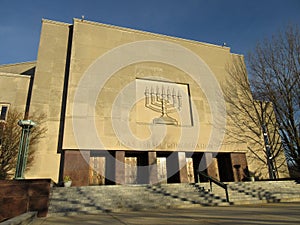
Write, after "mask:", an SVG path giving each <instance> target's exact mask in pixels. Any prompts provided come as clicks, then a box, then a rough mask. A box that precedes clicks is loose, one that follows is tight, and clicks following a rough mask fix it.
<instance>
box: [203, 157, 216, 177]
mask: <svg viewBox="0 0 300 225" xmlns="http://www.w3.org/2000/svg"><path fill="white" fill-rule="evenodd" d="M203 157H205V162H206V168H207V175H208V176H211V177H213V178H215V179H217V180H220V175H219V167H218V160H217V158H214V157H213V153H211V152H207V153H204V155H203Z"/></svg>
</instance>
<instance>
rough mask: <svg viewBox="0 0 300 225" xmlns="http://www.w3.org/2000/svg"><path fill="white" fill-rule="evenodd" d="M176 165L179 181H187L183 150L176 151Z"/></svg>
mask: <svg viewBox="0 0 300 225" xmlns="http://www.w3.org/2000/svg"><path fill="white" fill-rule="evenodd" d="M177 154H178V166H179V168H178V169H179V179H180V183H188V182H189V180H188V174H187V168H186V157H185V152H178V153H177Z"/></svg>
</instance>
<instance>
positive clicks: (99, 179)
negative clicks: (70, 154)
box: [89, 157, 105, 185]
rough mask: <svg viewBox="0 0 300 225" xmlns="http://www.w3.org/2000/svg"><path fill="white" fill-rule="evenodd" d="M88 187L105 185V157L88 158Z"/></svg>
mask: <svg viewBox="0 0 300 225" xmlns="http://www.w3.org/2000/svg"><path fill="white" fill-rule="evenodd" d="M89 175H90V176H89V183H90V185H104V184H105V157H90V171H89Z"/></svg>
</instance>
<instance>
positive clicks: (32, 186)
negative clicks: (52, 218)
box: [0, 179, 53, 222]
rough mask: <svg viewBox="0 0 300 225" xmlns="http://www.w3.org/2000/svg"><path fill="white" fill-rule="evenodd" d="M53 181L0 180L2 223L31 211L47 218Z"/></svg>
mask: <svg viewBox="0 0 300 225" xmlns="http://www.w3.org/2000/svg"><path fill="white" fill-rule="evenodd" d="M51 185H53V182H52V180H51V179H24V180H0V222H1V221H3V220H6V219H9V218H12V217H15V216H18V215H21V214H23V213H25V212H29V211H37V212H38V214H37V215H38V217H44V216H47V213H48V204H49V194H50V187H51Z"/></svg>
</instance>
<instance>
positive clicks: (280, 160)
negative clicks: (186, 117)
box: [223, 55, 286, 179]
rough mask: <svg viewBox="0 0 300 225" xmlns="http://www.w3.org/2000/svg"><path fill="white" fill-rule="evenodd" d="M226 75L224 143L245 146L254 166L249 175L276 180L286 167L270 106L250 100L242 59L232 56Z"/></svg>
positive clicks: (269, 103)
mask: <svg viewBox="0 0 300 225" xmlns="http://www.w3.org/2000/svg"><path fill="white" fill-rule="evenodd" d="M227 73H228V74H229V76H228V79H227V85H226V89H225V90H223V93H224V97H225V100H226V103H227V112H228V113H227V115H228V120H227V121H228V126H227V127H228V129H227V134H228V135H229V137H230V138H229V139H227V140H229V142H230V144H232V143H240V144H245V145H246V146H247V149H248V152H249V153H248V158H249V159H250V162H249V163H250V164H254V163H255V170H252V171H249V172H250V173H252V174H253V175H255V176H257V177H268V178H270V179H276V178H278V172H280V170H281V169H282V170H283V171H284V169H286V168H284V167H285V157H284V154H283V148H282V142H281V139H280V136H279V133H278V123H277V122H276V118H275V114H274V110H273V105H272V103H271V102H264V101H258V100H256V99H254V98H253V95H252V92H251V90H250V85H249V81H248V74H247V70H246V66H245V63H244V58H243V57H241V56H238V55H234V56H233V59H232V63H231V64H229V65H228V67H227Z"/></svg>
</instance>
